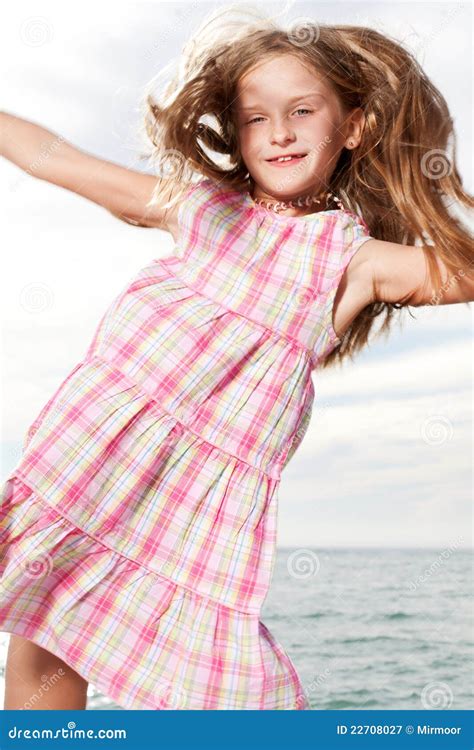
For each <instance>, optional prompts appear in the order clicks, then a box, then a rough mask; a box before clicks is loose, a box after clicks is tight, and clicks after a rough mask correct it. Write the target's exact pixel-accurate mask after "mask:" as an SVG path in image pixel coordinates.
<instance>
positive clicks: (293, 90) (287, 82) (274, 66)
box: [236, 55, 330, 108]
mask: <svg viewBox="0 0 474 750" xmlns="http://www.w3.org/2000/svg"><path fill="white" fill-rule="evenodd" d="M306 93H308V94H309V93H320V94H322V95H324V96H326V97H327V98H329V96H330V89H329V87H328V85H327V84H326V83H325V81H324V78H323V76H321V75H319V74H318V73H317V71H315V70H312V69H311V68H310V66H309V65H307V64H304V63H303V62H301V61H300V60H298V59H297V58H296V57H294V56H293V55H278V56H275V57H273V58H271V59H269V60H265V61H264V62H259V63H258V64H256V65H255V66H253V67H252V68H251V69H250V70H248V71H247V72H246V73H244V75H243V76H241V77H240V79H239V80H238V82H237V86H236V104H237V107H238V108H244V107H247V106H249V105H252V104H256V103H258V102H259V101H260V100H261V99H264V100H265V101H269V100H272V99H274V100H275V101H278V100H280V99H281V98H282V97H283V98H285V97H286V96H295V95H297V94H302V95H305V94H306Z"/></svg>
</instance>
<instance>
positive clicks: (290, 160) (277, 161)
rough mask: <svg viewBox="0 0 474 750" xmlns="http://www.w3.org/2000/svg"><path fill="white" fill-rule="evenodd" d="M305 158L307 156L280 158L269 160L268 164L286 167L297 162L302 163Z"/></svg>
mask: <svg viewBox="0 0 474 750" xmlns="http://www.w3.org/2000/svg"><path fill="white" fill-rule="evenodd" d="M305 157H306V154H298V155H296V156H279V157H277V158H276V159H267V162H268V164H271V165H272V166H274V167H285V166H286V165H287V164H294V163H295V162H297V161H302V160H303V159H304V158H305Z"/></svg>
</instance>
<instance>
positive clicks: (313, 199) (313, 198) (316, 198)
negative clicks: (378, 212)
mask: <svg viewBox="0 0 474 750" xmlns="http://www.w3.org/2000/svg"><path fill="white" fill-rule="evenodd" d="M247 192H248V194H249V195H250V197H251V198H252V200H253V202H254V203H256V204H257V205H258V206H263V207H264V208H268V209H270V210H272V211H274V212H275V213H279V212H280V211H285V210H286V209H287V208H297V207H302V206H310V205H311V204H312V203H321V200H320V198H323V197H326V198H327V200H328V201H329V200H331V198H333V199H334V200H335V201H336V203H337V204H338V206H339V207H340V209H341V210H344V206H343V204H342V202H341V201H340V199H339V198H338V197H337V196H336V195H334V194H333V193H330V192H326V193H325V192H324V190H323V191H322V192H321V193H319V194H316V193H315V194H314V195H308V196H306V197H304V196H300V197H299V198H296V199H295V202H293V201H287V202H285V201H266V200H265V199H264V198H254V197H253V196H252V195H251V194H250V191H247Z"/></svg>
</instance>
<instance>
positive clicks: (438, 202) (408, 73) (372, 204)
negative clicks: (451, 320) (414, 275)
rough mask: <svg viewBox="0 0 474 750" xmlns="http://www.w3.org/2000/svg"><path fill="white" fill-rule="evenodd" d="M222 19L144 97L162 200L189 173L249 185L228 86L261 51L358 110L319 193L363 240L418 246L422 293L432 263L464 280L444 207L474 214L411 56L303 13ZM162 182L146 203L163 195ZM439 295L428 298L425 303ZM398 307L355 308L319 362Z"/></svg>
mask: <svg viewBox="0 0 474 750" xmlns="http://www.w3.org/2000/svg"><path fill="white" fill-rule="evenodd" d="M225 13H226V11H225V9H224V10H223V11H221V14H224V16H225ZM227 18H228V19H230V16H228V17H227ZM226 23H227V22H225V23H224V24H220V25H219V23H217V26H216V24H213V23H212V22H211V23H210V24H209V23H208V24H207V25H204V27H201V30H200V31H199V32H198V33H197V34H196V35H195V36H194V37H193V38H192V39H191V42H190V43H189V44H188V45H186V46H185V47H184V49H183V54H182V56H181V58H180V61H181V66H182V71H183V72H184V75H183V76H182V78H183V80H181V81H180V80H179V75H178V76H175V78H174V80H172V82H171V83H170V84H169V85H168V88H167V90H166V92H165V94H166V96H167V97H168V101H165V102H163V103H161V104H159V103H158V102H157V101H156V99H155V98H154V97H153V96H152V94H151V93H148V95H147V97H146V103H145V112H144V125H145V129H146V134H147V136H148V138H149V139H150V140H151V142H152V144H153V149H152V152H151V159H152V160H153V161H154V162H156V164H157V165H158V167H159V168H164V171H165V172H166V168H168V170H169V171H168V175H165V176H166V177H167V178H168V179H166V180H165V183H166V185H165V187H167V188H168V195H170V193H169V186H170V179H169V178H170V177H171V183H172V182H173V180H174V181H175V183H176V188H175V189H174V190H173V191H172V194H173V196H174V198H173V201H172V203H174V199H176V200H179V198H180V197H181V196H182V195H183V194H184V192H185V190H186V189H187V188H188V187H189V182H193V181H194V180H193V178H194V176H199V177H203V176H204V177H210V178H211V179H215V180H218V181H219V182H220V183H221V184H222V186H223V187H224V188H225V187H226V186H228V187H229V188H231V189H234V190H235V189H237V190H242V191H247V190H250V189H251V186H252V178H251V176H250V175H249V173H248V170H247V167H246V165H245V163H244V162H243V160H242V157H241V155H240V151H239V143H238V132H237V123H236V117H235V112H234V101H235V99H236V87H237V82H238V81H239V79H240V77H241V76H243V75H244V74H245V73H246V72H247V71H248V70H249V69H251V68H253V67H254V66H255V65H256V64H258V63H259V62H261V61H264V60H267V59H268V58H269V56H274V55H281V54H291V55H294V56H296V57H297V58H298V59H299V60H300V61H301V62H302V63H303V64H306V65H307V66H309V67H310V69H311V70H314V71H315V73H316V74H319V75H321V76H323V77H324V79H325V81H326V82H327V83H328V84H329V85H330V86H332V88H333V90H334V92H335V93H336V94H337V96H338V97H339V100H340V103H341V105H342V107H343V110H344V111H345V112H349V111H350V110H352V109H353V108H355V107H361V108H362V110H363V111H364V114H365V127H364V130H363V133H362V139H361V142H360V144H359V146H358V147H357V148H355V149H353V150H347V149H343V150H342V152H341V154H340V156H339V159H338V162H337V164H336V165H335V167H334V170H333V173H332V176H331V178H330V183H329V185H328V186H327V188H328V190H330V191H331V192H333V193H335V194H336V195H338V196H339V197H340V199H341V200H342V202H343V204H344V206H345V208H347V209H349V210H352V211H354V212H356V213H358V214H359V215H360V216H362V217H363V219H364V220H365V222H366V224H367V225H368V227H369V231H370V234H371V236H372V237H376V238H377V239H381V240H386V241H389V242H396V243H400V244H405V245H406V244H408V245H414V244H418V245H421V246H422V248H423V253H424V255H425V258H426V261H427V264H428V271H429V275H430V276H431V279H430V280H431V282H432V284H433V287H432V288H434V289H440V287H441V284H442V280H441V276H440V273H439V269H438V266H437V263H436V257H434V256H437V257H438V258H440V259H441V260H442V261H443V262H444V263H445V265H446V267H447V269H448V271H449V272H450V273H451V272H452V273H453V274H456V273H459V272H461V275H462V274H463V273H466V274H467V275H468V276H469V275H470V274H471V273H472V268H473V253H472V239H471V237H470V235H469V233H468V232H467V230H466V228H465V226H463V224H462V223H461V222H460V221H459V220H458V219H457V218H456V217H455V216H453V215H452V214H451V213H450V212H449V211H448V205H447V204H448V201H449V200H450V199H452V200H453V201H457V202H458V203H459V204H463V205H464V206H466V207H469V208H472V207H473V206H474V199H473V197H472V196H471V195H469V194H468V193H466V192H465V190H464V189H463V185H462V180H461V177H460V175H459V172H458V170H457V167H456V153H455V151H456V142H455V134H454V130H453V120H452V118H451V116H450V113H449V109H448V106H447V103H446V101H445V99H444V97H443V96H442V94H441V93H440V91H439V90H438V89H437V88H436V87H435V86H434V84H433V83H432V82H431V81H430V79H429V78H428V77H427V75H426V74H425V73H424V71H423V69H422V68H421V67H420V65H419V63H418V62H417V60H416V59H415V57H414V56H413V54H412V53H410V52H409V51H407V50H406V49H404V48H403V47H402V46H401V44H400V43H398V42H397V41H395V40H393V39H390V38H389V37H387V36H386V35H385V34H381V33H379V32H378V31H376V30H374V29H371V28H367V27H362V26H346V25H344V26H339V25H336V26H333V25H331V26H329V25H322V24H317V23H316V22H314V23H313V22H311V21H308V20H307V19H306V18H305V19H304V23H303V24H300V25H297V26H295V27H294V28H293V29H289V30H284V29H282V28H279V27H278V26H277V25H275V24H274V23H273V22H272V21H271V20H268V19H264V20H261V19H260V20H259V21H257V23H253V24H252V23H247V24H245V23H243V22H242V20H241V19H240V20H238V22H234V23H232V22H231V21H230V20H229V21H228V23H227V25H226ZM206 35H207V36H206ZM219 35H220V36H219ZM151 85H153V83H152V84H151ZM203 120H206V122H203ZM448 148H449V149H450V150H451V154H452V155H451V156H450V155H449V154H448ZM159 168H158V169H157V171H158V172H159ZM160 182H161V181H160V180H159V181H158V183H157V190H156V191H155V193H154V196H153V198H152V200H151V201H150V204H151V203H155V204H156V203H157V202H158V203H159V202H160V200H161V198H162V197H163V196H164V191H163V190H162V188H161V187H160ZM161 205H163V206H164V205H168V206H169V205H170V203H169V202H168V203H167V204H164V203H162V204H161ZM437 300H438V295H433V304H436V303H437ZM403 307H408V304H405V303H385V302H376V303H374V304H370V305H368V306H367V307H365V308H364V309H363V310H362V311H361V312H360V313H359V315H358V316H357V317H356V318H355V319H354V321H353V322H352V324H351V325H350V327H349V328H348V330H347V331H346V333H345V334H344V336H343V337H342V341H341V343H340V344H339V345H338V346H337V347H336V348H335V349H333V351H332V352H331V353H330V354H329V355H328V357H327V358H326V359H325V360H324V361H323V363H322V364H321V366H322V367H327V366H330V365H332V364H335V362H338V361H339V362H340V361H342V360H343V359H344V358H345V357H346V356H350V357H351V358H352V356H353V354H354V353H355V352H356V351H358V350H360V349H362V348H363V347H364V346H365V344H366V343H367V341H368V337H369V332H370V330H371V328H372V326H373V324H374V320H375V318H376V317H377V316H379V315H380V314H381V313H385V317H384V319H383V323H382V325H381V326H380V327H379V334H382V333H383V332H386V333H387V334H388V331H389V328H390V322H391V319H392V317H393V315H394V312H395V310H399V309H401V308H403Z"/></svg>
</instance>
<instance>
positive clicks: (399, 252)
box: [364, 239, 474, 307]
mask: <svg viewBox="0 0 474 750" xmlns="http://www.w3.org/2000/svg"><path fill="white" fill-rule="evenodd" d="M364 250H365V251H366V252H367V253H368V254H369V255H370V267H371V269H372V274H373V285H374V289H375V298H376V300H378V301H380V302H400V303H405V304H409V305H412V306H413V307H418V306H420V305H450V304H454V303H456V302H473V301H474V279H473V278H472V276H471V277H470V278H469V277H468V276H467V274H466V273H465V272H464V271H463V269H460V270H459V272H458V273H456V274H453V273H451V272H450V271H449V270H448V269H447V268H446V266H445V265H444V263H443V262H442V261H441V260H440V259H439V258H438V259H437V263H438V267H439V269H440V272H441V278H442V285H441V287H440V288H434V287H433V284H432V282H431V281H430V276H429V269H428V267H427V262H426V260H425V257H424V253H423V250H422V249H421V247H418V246H410V245H400V244H398V243H397V242H385V241H383V240H376V239H371V240H367V242H365V243H364ZM471 268H472V269H473V270H474V258H473V263H472V264H471Z"/></svg>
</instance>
